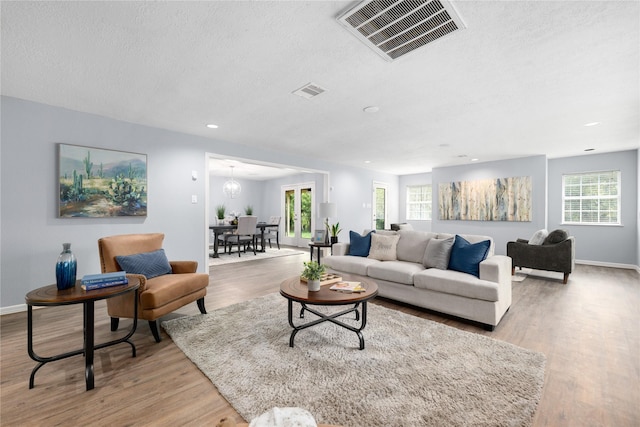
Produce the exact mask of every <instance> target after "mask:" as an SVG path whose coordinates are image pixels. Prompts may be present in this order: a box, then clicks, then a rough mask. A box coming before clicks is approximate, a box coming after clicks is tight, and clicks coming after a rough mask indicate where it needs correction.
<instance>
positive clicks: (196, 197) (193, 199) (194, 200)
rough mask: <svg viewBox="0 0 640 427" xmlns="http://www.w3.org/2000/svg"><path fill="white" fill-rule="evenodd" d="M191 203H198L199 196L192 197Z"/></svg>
mask: <svg viewBox="0 0 640 427" xmlns="http://www.w3.org/2000/svg"><path fill="white" fill-rule="evenodd" d="M191 203H198V196H196V195H195V194H193V195H191Z"/></svg>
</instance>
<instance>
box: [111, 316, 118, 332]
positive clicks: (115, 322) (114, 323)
mask: <svg viewBox="0 0 640 427" xmlns="http://www.w3.org/2000/svg"><path fill="white" fill-rule="evenodd" d="M119 324H120V318H119V317H112V318H111V332H115V331H117V330H118V325H119Z"/></svg>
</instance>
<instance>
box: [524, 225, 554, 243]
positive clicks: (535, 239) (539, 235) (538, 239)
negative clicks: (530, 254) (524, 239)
mask: <svg viewBox="0 0 640 427" xmlns="http://www.w3.org/2000/svg"><path fill="white" fill-rule="evenodd" d="M548 235H549V232H548V231H547V230H546V229H544V228H543V229H542V230H538V231H536V232H535V233H533V236H531V238H530V239H529V242H528V243H529V244H530V245H541V244H542V242H544V239H546V238H547V236H548Z"/></svg>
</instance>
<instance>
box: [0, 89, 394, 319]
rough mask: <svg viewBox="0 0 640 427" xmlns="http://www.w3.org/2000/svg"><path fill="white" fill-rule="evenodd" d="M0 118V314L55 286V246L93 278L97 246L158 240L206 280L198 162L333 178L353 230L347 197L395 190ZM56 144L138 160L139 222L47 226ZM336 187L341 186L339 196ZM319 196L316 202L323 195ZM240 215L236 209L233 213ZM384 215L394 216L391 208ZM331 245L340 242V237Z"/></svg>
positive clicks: (232, 148)
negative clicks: (107, 240) (143, 174)
mask: <svg viewBox="0 0 640 427" xmlns="http://www.w3.org/2000/svg"><path fill="white" fill-rule="evenodd" d="M0 111H1V114H2V115H1V134H0V143H1V145H0V148H1V155H0V161H1V168H0V185H1V189H2V191H1V192H0V219H1V223H0V308H6V307H12V306H18V305H22V304H24V296H25V294H26V293H27V292H28V291H29V290H31V289H35V288H38V287H40V286H44V285H48V284H51V283H55V273H54V265H55V261H56V259H57V257H58V255H59V253H60V251H61V250H62V243H63V242H70V243H71V244H72V246H71V247H72V250H73V252H74V253H75V255H76V256H77V258H78V275H79V276H82V275H84V274H91V273H96V272H99V271H100V265H99V260H98V248H97V240H98V239H99V238H100V237H103V236H108V235H113V234H124V233H140V232H143V233H144V232H163V233H165V243H164V248H165V250H166V252H167V255H168V256H169V258H171V259H194V260H198V262H199V264H200V265H199V267H198V270H199V271H201V272H206V271H208V267H207V261H208V258H207V250H208V240H209V239H208V236H209V232H208V229H207V227H208V225H209V217H208V216H206V214H205V212H206V211H207V209H206V208H205V200H206V197H205V191H206V185H205V182H206V178H205V177H207V175H206V174H208V170H207V158H208V156H207V153H219V154H222V155H225V156H230V157H236V158H246V159H255V160H260V161H262V162H268V163H277V164H290V165H295V166H298V167H300V168H306V169H311V170H324V171H328V172H329V173H330V174H331V176H332V178H335V177H336V176H338V177H341V178H340V179H337V180H336V179H333V181H332V182H333V184H332V185H333V186H334V188H335V189H334V191H333V194H332V197H334V196H333V195H335V198H337V199H338V200H339V201H338V203H341V205H339V208H338V209H339V214H340V221H341V223H344V224H348V225H347V226H348V227H352V228H353V229H358V230H359V229H362V228H364V227H365V226H367V224H369V223H370V220H367V221H363V220H362V217H363V216H366V212H364V209H362V208H360V207H358V206H359V205H358V204H357V203H350V202H351V201H352V200H353V197H352V196H353V194H358V195H360V194H370V191H371V185H372V184H371V183H372V180H374V179H375V180H378V181H386V182H389V183H390V185H392V186H393V185H394V181H395V185H396V187H397V177H394V176H390V175H387V174H380V173H377V172H372V171H368V170H364V169H359V168H353V167H348V168H347V167H344V166H340V165H336V164H331V163H328V162H322V161H319V160H317V159H314V158H307V157H301V156H295V155H291V154H288V153H282V152H275V151H270V150H262V149H259V148H254V147H251V148H249V147H245V146H242V145H239V144H234V143H230V142H227V141H220V140H215V139H208V138H202V137H196V136H193V135H186V134H181V133H178V132H172V131H167V130H163V129H157V128H150V127H146V126H140V125H136V124H132V123H126V122H121V121H116V120H112V119H108V118H105V117H100V116H96V115H92V114H86V113H80V112H75V111H70V110H66V109H63V108H57V107H52V106H47V105H43V104H38V103H34V102H30V101H25V100H20V99H16V98H11V97H4V96H3V97H1V109H0ZM56 143H67V144H76V145H85V146H89V147H96V148H108V149H116V150H122V151H132V152H137V153H145V154H147V161H148V177H147V178H148V184H149V194H148V216H147V217H146V218H131V217H126V218H104V219H91V218H57V193H58V189H57V172H56ZM192 171H196V172H197V173H198V177H199V178H198V180H196V181H193V180H192V179H191V172H192ZM340 181H342V182H345V183H348V185H345V186H344V188H341V187H342V186H341V185H340ZM247 185H249V184H247ZM317 189H318V188H317ZM210 190H211V188H210ZM278 191H279V188H278ZM320 191H321V193H318V194H322V192H323V191H324V189H323V188H321V189H320ZM392 191H393V192H397V188H393V187H392ZM346 192H348V193H346ZM249 193H252V194H255V193H253V191H247V193H245V194H247V195H249ZM258 193H259V190H258ZM264 194H265V193H264V192H263V195H264ZM192 195H196V196H197V197H198V203H197V204H192V203H191V196H192ZM369 199H370V198H369ZM247 200H249V199H247ZM263 200H266V199H263ZM275 203H277V202H275ZM391 203H392V204H393V203H394V201H391ZM395 204H396V205H397V200H396V201H395ZM262 206H263V207H264V209H265V211H266V210H269V211H271V210H272V209H273V205H272V202H264V201H263V202H262ZM213 207H215V204H214V206H213ZM243 207H244V203H243V204H242V205H240V208H243ZM254 207H255V206H254ZM212 209H213V208H212ZM212 209H209V210H212ZM394 209H395V215H396V216H397V208H394ZM258 215H259V216H261V215H262V214H261V213H260V212H258ZM368 217H369V218H370V209H369V212H368ZM347 230H348V229H347ZM346 236H348V233H346ZM341 237H342V238H343V239H344V238H345V234H343V235H342V236H341ZM9 311H10V310H3V312H9Z"/></svg>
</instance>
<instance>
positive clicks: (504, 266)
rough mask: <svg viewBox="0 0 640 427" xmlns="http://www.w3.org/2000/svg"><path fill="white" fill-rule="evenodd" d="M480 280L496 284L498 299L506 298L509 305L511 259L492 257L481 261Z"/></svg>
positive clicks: (503, 256) (501, 256) (502, 256)
mask: <svg viewBox="0 0 640 427" xmlns="http://www.w3.org/2000/svg"><path fill="white" fill-rule="evenodd" d="M480 279H482V280H487V281H489V282H494V283H497V284H498V295H499V297H500V299H502V298H506V299H507V300H508V301H509V304H511V258H509V257H508V256H505V255H493V256H490V257H489V258H487V259H485V260H484V261H482V262H481V263H480Z"/></svg>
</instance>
